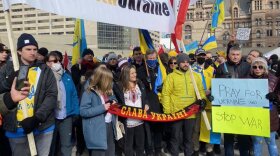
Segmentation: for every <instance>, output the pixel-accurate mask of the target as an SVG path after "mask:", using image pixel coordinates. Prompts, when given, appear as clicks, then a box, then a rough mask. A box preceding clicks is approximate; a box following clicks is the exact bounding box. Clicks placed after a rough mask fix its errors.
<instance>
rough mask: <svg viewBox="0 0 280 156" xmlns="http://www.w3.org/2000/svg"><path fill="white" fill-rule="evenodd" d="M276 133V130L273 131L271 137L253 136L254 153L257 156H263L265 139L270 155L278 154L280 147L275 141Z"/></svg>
mask: <svg viewBox="0 0 280 156" xmlns="http://www.w3.org/2000/svg"><path fill="white" fill-rule="evenodd" d="M275 135H276V132H271V133H270V137H269V138H264V137H259V136H253V137H252V138H253V143H254V153H255V156H261V155H262V143H263V141H264V140H265V142H266V144H267V147H268V151H269V155H270V156H278V149H277V145H276V143H275Z"/></svg>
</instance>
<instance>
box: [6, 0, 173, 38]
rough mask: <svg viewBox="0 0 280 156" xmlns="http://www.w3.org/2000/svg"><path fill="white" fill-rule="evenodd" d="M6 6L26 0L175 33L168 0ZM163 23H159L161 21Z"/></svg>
mask: <svg viewBox="0 0 280 156" xmlns="http://www.w3.org/2000/svg"><path fill="white" fill-rule="evenodd" d="M2 1H3V6H4V9H5V10H7V9H9V7H10V6H11V5H12V4H17V3H23V4H28V5H29V6H31V7H34V8H37V9H40V10H43V11H47V12H51V13H55V14H58V15H62V16H68V17H74V18H80V19H85V20H91V21H97V22H104V23H110V24H116V25H121V26H127V27H133V28H141V29H147V30H154V31H160V32H169V33H172V32H173V30H174V26H175V21H176V20H175V16H174V13H173V8H172V6H171V4H170V2H169V0H2ZM159 23H160V24H159Z"/></svg>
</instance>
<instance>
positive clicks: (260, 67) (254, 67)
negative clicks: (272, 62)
mask: <svg viewBox="0 0 280 156" xmlns="http://www.w3.org/2000/svg"><path fill="white" fill-rule="evenodd" d="M257 68H259V69H264V67H263V66H253V69H257Z"/></svg>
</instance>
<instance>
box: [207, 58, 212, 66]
mask: <svg viewBox="0 0 280 156" xmlns="http://www.w3.org/2000/svg"><path fill="white" fill-rule="evenodd" d="M205 63H206V64H208V65H212V64H213V60H212V59H206V60H205Z"/></svg>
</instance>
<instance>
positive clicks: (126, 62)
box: [118, 58, 128, 68]
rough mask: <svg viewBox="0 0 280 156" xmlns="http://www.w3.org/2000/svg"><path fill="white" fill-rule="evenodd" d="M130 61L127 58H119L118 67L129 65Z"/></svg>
mask: <svg viewBox="0 0 280 156" xmlns="http://www.w3.org/2000/svg"><path fill="white" fill-rule="evenodd" d="M127 64H128V61H127V59H126V58H122V59H119V63H118V67H119V68H122V67H123V66H125V65H127Z"/></svg>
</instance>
